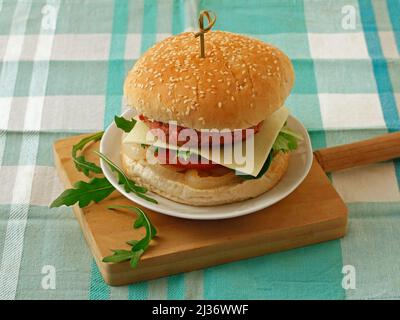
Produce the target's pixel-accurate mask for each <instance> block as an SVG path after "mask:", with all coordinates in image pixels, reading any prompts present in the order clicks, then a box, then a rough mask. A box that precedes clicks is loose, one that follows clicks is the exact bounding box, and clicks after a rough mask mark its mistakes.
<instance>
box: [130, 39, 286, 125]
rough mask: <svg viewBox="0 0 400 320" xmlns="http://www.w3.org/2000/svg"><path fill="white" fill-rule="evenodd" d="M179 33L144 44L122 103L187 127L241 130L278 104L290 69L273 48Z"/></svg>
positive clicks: (261, 43)
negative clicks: (202, 43)
mask: <svg viewBox="0 0 400 320" xmlns="http://www.w3.org/2000/svg"><path fill="white" fill-rule="evenodd" d="M205 52H206V57H205V58H200V56H199V53H200V50H199V39H198V38H195V37H194V33H192V32H185V33H181V34H179V35H176V36H171V37H169V38H167V39H165V40H164V41H161V42H159V43H157V44H156V45H154V46H153V47H152V48H150V49H149V50H148V51H147V52H146V53H145V54H144V55H143V56H142V57H141V58H140V59H139V60H138V61H137V62H136V64H135V66H134V67H133V69H132V70H131V71H130V72H129V74H128V76H127V78H126V80H125V85H124V95H125V98H126V102H127V104H128V105H130V106H132V107H134V108H135V109H136V110H137V111H138V112H139V113H142V114H144V115H145V116H146V117H148V118H150V119H153V120H156V121H161V122H168V121H171V120H174V121H176V122H177V123H178V125H181V126H184V127H188V128H192V129H212V128H216V129H226V128H227V129H245V128H249V127H252V126H255V125H257V124H258V123H260V122H261V121H263V120H265V119H266V118H267V117H268V116H269V115H270V114H272V113H273V112H274V111H275V110H277V109H278V108H280V107H281V106H282V105H283V103H284V101H285V100H286V98H287V96H288V95H289V93H290V90H291V89H292V86H293V82H294V71H293V66H292V64H291V62H290V59H289V58H288V57H287V56H286V55H285V54H284V53H283V52H282V51H280V50H279V49H277V48H276V47H273V46H272V45H270V44H267V43H264V42H262V41H259V40H256V39H252V38H249V37H245V36H242V35H238V34H234V33H229V32H223V31H210V32H208V33H206V34H205Z"/></svg>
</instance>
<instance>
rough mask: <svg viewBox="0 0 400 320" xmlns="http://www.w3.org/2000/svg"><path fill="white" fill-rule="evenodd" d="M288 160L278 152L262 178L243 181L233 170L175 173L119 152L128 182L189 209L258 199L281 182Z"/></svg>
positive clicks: (285, 154) (124, 152) (287, 157)
mask: <svg viewBox="0 0 400 320" xmlns="http://www.w3.org/2000/svg"><path fill="white" fill-rule="evenodd" d="M289 157H290V154H289V153H284V152H278V153H277V154H276V155H275V156H274V158H273V160H272V162H271V165H270V167H269V169H268V171H267V172H266V173H265V174H264V175H263V176H262V177H261V178H259V179H252V180H244V179H242V178H240V177H238V176H235V174H234V172H233V171H231V172H226V173H222V174H221V175H219V176H215V175H214V176H211V173H210V176H208V177H205V176H200V175H199V174H200V173H199V172H197V170H188V171H185V172H182V171H176V170H173V169H172V168H171V167H170V166H163V165H160V164H149V163H148V162H147V161H146V160H145V159H134V158H133V157H132V156H130V154H129V152H126V150H125V151H122V153H121V160H122V167H123V169H124V172H125V173H126V174H127V175H128V176H129V177H130V178H131V179H133V180H135V181H136V182H137V183H139V184H140V185H141V186H144V187H146V188H147V189H149V190H151V191H153V192H154V193H157V194H159V195H161V196H163V197H165V198H167V199H170V200H172V201H175V202H179V203H184V204H188V205H192V206H214V205H220V204H226V203H233V202H238V201H243V200H246V199H250V198H255V197H257V196H259V195H260V194H262V193H264V192H266V191H268V190H270V189H272V188H273V187H274V186H275V185H276V184H277V183H278V182H279V181H280V180H281V178H282V177H283V176H284V174H285V173H286V171H287V168H288V164H289Z"/></svg>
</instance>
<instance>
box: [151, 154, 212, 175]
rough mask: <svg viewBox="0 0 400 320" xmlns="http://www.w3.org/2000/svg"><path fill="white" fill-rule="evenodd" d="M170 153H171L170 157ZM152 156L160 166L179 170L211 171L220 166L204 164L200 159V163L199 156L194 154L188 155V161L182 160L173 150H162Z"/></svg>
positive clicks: (209, 163)
mask: <svg viewBox="0 0 400 320" xmlns="http://www.w3.org/2000/svg"><path fill="white" fill-rule="evenodd" d="M170 153H172V154H171V156H170ZM154 155H155V156H156V157H157V159H158V161H159V162H160V164H162V165H170V166H173V167H175V168H180V169H186V170H189V169H196V170H211V169H214V168H217V167H218V166H220V165H219V164H217V163H214V162H212V161H210V160H207V162H205V161H204V159H202V160H203V161H201V159H200V156H198V155H194V154H192V155H190V156H189V158H188V159H183V158H182V157H181V156H177V153H176V151H175V150H172V151H171V150H169V149H162V150H161V151H160V152H159V151H158V150H157V151H156V152H155V153H154Z"/></svg>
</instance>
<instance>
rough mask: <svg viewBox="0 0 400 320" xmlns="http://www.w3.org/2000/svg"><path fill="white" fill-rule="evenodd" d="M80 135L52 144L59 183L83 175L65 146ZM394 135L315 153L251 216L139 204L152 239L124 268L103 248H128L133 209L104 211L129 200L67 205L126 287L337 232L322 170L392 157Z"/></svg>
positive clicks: (112, 280)
mask: <svg viewBox="0 0 400 320" xmlns="http://www.w3.org/2000/svg"><path fill="white" fill-rule="evenodd" d="M82 137H83V136H76V137H70V138H67V139H62V140H58V141H56V142H55V144H54V158H55V164H56V168H57V170H58V173H59V175H60V178H61V180H62V182H63V183H64V185H65V187H66V188H70V187H71V186H72V185H73V184H74V183H75V182H76V181H78V180H87V178H86V177H85V176H84V175H83V174H81V173H79V172H77V170H76V169H75V167H74V165H73V162H72V159H71V148H72V145H73V144H75V143H77V142H78V141H79V140H80V139H82ZM399 141H400V135H399V134H397V133H396V134H391V135H385V136H382V137H379V138H375V139H371V140H367V141H363V142H359V143H355V144H351V145H345V146H340V147H337V148H329V149H323V150H320V151H317V152H315V158H314V162H313V165H312V168H311V170H310V173H309V175H308V176H307V178H306V179H305V180H304V181H303V183H302V184H301V185H300V186H299V187H298V188H297V189H296V190H295V191H294V192H293V193H292V194H290V195H289V196H288V197H287V198H285V199H284V200H282V201H280V202H278V203H277V204H275V205H273V206H271V207H268V208H266V209H263V210H261V211H259V212H257V213H254V214H250V215H246V216H242V217H238V218H232V219H225V220H213V221H204V220H203V221H195V220H185V219H179V218H173V217H170V216H166V215H163V214H160V213H156V212H152V211H150V210H148V209H144V208H143V209H144V210H145V212H146V213H148V215H149V217H150V219H151V220H152V222H153V224H154V225H155V226H156V228H157V230H158V237H157V238H156V240H155V241H153V242H152V245H151V247H150V248H149V250H148V251H146V253H145V254H144V255H143V256H142V260H141V261H140V262H139V265H138V267H137V268H136V269H131V268H130V266H129V263H128V262H126V263H119V264H109V263H104V262H102V259H103V258H104V257H105V256H108V255H110V254H111V251H110V249H129V246H128V245H127V244H126V243H125V242H126V241H127V240H130V239H138V238H140V237H141V236H143V230H141V229H139V230H134V229H133V228H132V224H133V221H134V220H135V218H136V216H135V215H134V213H133V212H129V211H110V210H108V209H107V206H109V205H112V204H114V205H129V204H132V202H130V201H129V200H127V199H126V198H124V197H123V196H121V195H120V194H119V193H118V192H114V193H113V194H112V195H111V196H110V197H109V198H108V199H106V200H103V201H101V202H100V203H99V204H92V205H90V206H88V207H86V208H83V209H81V208H79V207H78V206H77V205H75V206H74V207H73V210H74V213H75V216H76V218H77V219H78V221H79V223H80V226H81V228H82V231H83V234H84V236H85V238H86V241H87V243H88V245H89V247H90V250H91V251H92V254H93V256H94V258H95V260H96V263H97V265H98V267H99V269H100V272H101V274H102V275H103V277H104V280H105V282H106V283H108V284H110V285H125V284H129V283H133V282H137V281H142V280H149V279H154V278H159V277H163V276H168V275H171V274H176V273H180V272H187V271H192V270H196V269H201V268H205V267H208V266H213V265H217V264H221V263H226V262H231V261H235V260H240V259H245V258H249V257H254V256H259V255H263V254H266V253H270V252H276V251H281V250H286V249H291V248H296V247H301V246H305V245H310V244H314V243H318V242H322V241H327V240H332V239H337V238H340V237H343V236H344V235H345V233H346V226H347V208H346V205H345V204H344V203H343V201H342V199H341V198H340V196H339V195H338V193H337V192H336V190H335V189H334V188H333V187H332V185H331V183H330V180H329V179H328V178H327V176H326V174H325V172H324V170H323V169H322V168H324V169H325V171H327V172H328V171H332V170H338V169H343V168H348V167H352V166H355V165H360V164H366V163H372V162H377V161H383V160H388V159H391V158H394V157H395V156H399V155H400V143H399ZM377 144H378V146H379V147H376V145H377ZM97 149H98V143H96V144H92V145H91V146H89V147H88V148H87V149H86V150H85V154H86V157H87V158H88V159H89V160H91V161H93V162H97V163H98V160H97V157H96V156H95V155H94V154H93V152H90V151H92V150H97ZM371 150H372V153H371ZM317 159H318V161H317ZM320 163H321V164H322V167H321V165H320Z"/></svg>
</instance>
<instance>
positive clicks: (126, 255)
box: [103, 206, 157, 268]
mask: <svg viewBox="0 0 400 320" xmlns="http://www.w3.org/2000/svg"><path fill="white" fill-rule="evenodd" d="M107 208H108V209H110V210H118V209H129V210H132V211H134V212H135V213H136V214H137V216H138V218H137V219H136V220H135V222H134V223H133V228H134V229H139V228H141V227H144V228H145V230H146V234H145V236H144V237H143V238H142V239H140V240H130V241H128V242H127V244H129V245H130V246H131V250H124V249H117V250H111V251H112V252H113V254H112V255H110V256H107V257H105V258H104V259H103V262H112V263H118V262H123V261H130V265H131V267H132V268H135V267H136V266H137V264H138V262H139V259H140V257H141V255H142V254H143V252H144V251H145V250H146V249H147V248H148V247H149V245H150V242H151V240H152V239H153V238H154V237H155V236H156V235H157V230H156V228H155V227H154V225H153V224H152V223H151V221H150V220H149V218H148V217H147V216H146V214H145V213H144V212H143V210H141V209H139V208H137V207H132V206H109V207H107Z"/></svg>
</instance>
